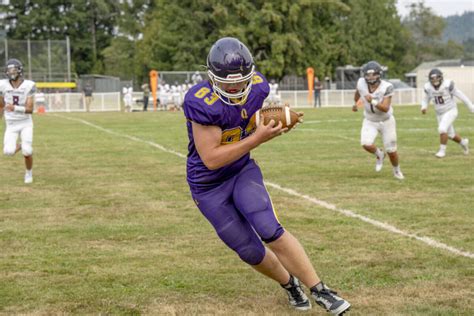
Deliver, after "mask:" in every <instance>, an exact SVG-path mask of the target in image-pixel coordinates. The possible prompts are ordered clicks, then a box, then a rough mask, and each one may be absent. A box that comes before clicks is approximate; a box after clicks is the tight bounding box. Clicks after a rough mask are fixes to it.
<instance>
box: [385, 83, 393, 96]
mask: <svg viewBox="0 0 474 316" xmlns="http://www.w3.org/2000/svg"><path fill="white" fill-rule="evenodd" d="M393 91H394V89H393V85H389V86H388V87H387V90H385V94H384V95H383V97H384V98H386V97H391V96H393Z"/></svg>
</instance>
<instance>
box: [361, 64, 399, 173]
mask: <svg viewBox="0 0 474 316" xmlns="http://www.w3.org/2000/svg"><path fill="white" fill-rule="evenodd" d="M362 71H363V73H364V78H360V79H359V81H358V82H357V89H356V92H355V95H354V101H355V102H359V103H363V105H364V122H363V124H362V130H361V137H360V142H361V145H362V147H363V148H364V149H365V150H366V151H368V152H369V153H371V154H374V155H375V157H376V163H375V171H376V172H379V171H380V170H382V167H383V160H384V158H385V153H384V152H383V150H381V149H380V148H377V146H376V145H375V138H376V137H377V135H378V134H379V133H380V134H381V135H382V141H383V146H384V148H385V151H386V152H387V154H388V156H389V157H390V162H391V163H392V166H393V176H394V177H395V178H397V179H399V180H403V179H404V178H405V177H404V176H403V173H402V171H401V170H400V165H399V162H398V153H397V129H396V122H395V117H394V116H393V108H392V107H391V103H392V95H393V85H392V84H391V83H389V82H387V81H385V80H381V76H382V67H381V66H380V64H379V63H377V62H375V61H370V62H368V63H367V64H365V65H364V66H363V67H362ZM352 111H354V112H356V111H357V104H356V105H354V106H353V107H352Z"/></svg>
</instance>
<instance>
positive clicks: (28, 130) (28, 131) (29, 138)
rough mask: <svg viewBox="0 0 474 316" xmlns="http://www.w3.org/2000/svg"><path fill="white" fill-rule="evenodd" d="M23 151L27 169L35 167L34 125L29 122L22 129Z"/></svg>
mask: <svg viewBox="0 0 474 316" xmlns="http://www.w3.org/2000/svg"><path fill="white" fill-rule="evenodd" d="M21 152H22V154H23V156H24V157H25V166H26V169H27V170H31V169H32V168H33V125H32V124H27V125H26V126H25V127H23V128H22V130H21Z"/></svg>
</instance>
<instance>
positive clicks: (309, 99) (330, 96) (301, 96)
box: [279, 89, 423, 108]
mask: <svg viewBox="0 0 474 316" xmlns="http://www.w3.org/2000/svg"><path fill="white" fill-rule="evenodd" d="M354 93H355V90H322V91H321V106H322V107H348V106H352V105H353V104H354ZM279 94H280V99H281V102H282V103H288V104H290V105H291V106H293V107H299V108H308V107H314V104H315V102H314V95H313V96H311V95H310V94H309V93H308V91H307V90H306V91H280V92H279ZM422 97H423V90H422V89H399V90H395V91H394V95H393V97H392V104H394V105H407V104H419V103H420V102H421V98H422Z"/></svg>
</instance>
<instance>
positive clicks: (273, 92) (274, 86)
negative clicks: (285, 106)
mask: <svg viewBox="0 0 474 316" xmlns="http://www.w3.org/2000/svg"><path fill="white" fill-rule="evenodd" d="M269 86H270V92H269V93H268V101H269V102H270V103H275V104H279V103H280V101H281V100H280V95H279V94H278V83H270V85H269Z"/></svg>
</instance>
